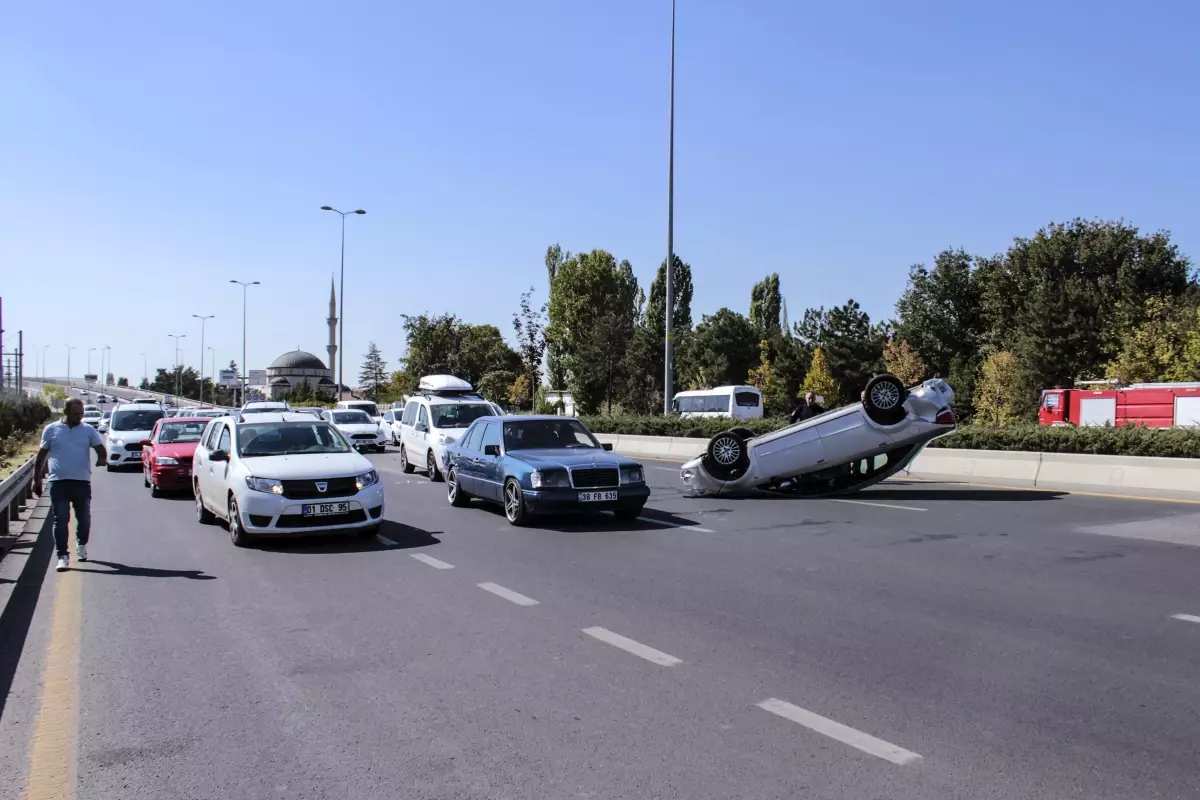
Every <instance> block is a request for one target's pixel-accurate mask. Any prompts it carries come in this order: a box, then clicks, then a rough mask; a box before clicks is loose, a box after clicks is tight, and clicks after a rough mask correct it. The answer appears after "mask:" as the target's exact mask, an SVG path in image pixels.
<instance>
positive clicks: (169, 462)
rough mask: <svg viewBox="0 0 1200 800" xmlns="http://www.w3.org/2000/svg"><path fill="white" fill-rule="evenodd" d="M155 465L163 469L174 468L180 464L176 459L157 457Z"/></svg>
mask: <svg viewBox="0 0 1200 800" xmlns="http://www.w3.org/2000/svg"><path fill="white" fill-rule="evenodd" d="M154 463H155V464H157V465H159V466H160V467H163V466H174V465H175V464H178V463H179V462H178V461H176V460H175V459H173V458H171V457H170V456H155V457H154Z"/></svg>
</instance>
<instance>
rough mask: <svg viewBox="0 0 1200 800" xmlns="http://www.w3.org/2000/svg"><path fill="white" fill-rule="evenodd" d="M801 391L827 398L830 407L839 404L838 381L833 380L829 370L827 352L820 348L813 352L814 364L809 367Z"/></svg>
mask: <svg viewBox="0 0 1200 800" xmlns="http://www.w3.org/2000/svg"><path fill="white" fill-rule="evenodd" d="M800 389H801V391H803V392H812V393H813V394H815V395H816V396H817V397H823V398H825V402H826V403H828V404H830V405H832V404H833V403H836V402H837V397H838V385H837V381H835V380H834V379H833V372H832V371H831V370H830V369H829V361H828V360H827V359H826V358H825V351H824V350H822V349H821V348H820V347H818V348H817V349H816V350H813V357H812V363H811V364H809V366H808V374H807V375H805V376H804V385H803V386H801V387H800Z"/></svg>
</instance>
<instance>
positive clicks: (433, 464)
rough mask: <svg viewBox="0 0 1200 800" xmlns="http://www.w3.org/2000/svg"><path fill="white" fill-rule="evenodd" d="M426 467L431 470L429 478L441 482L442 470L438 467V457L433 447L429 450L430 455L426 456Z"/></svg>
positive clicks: (428, 470)
mask: <svg viewBox="0 0 1200 800" xmlns="http://www.w3.org/2000/svg"><path fill="white" fill-rule="evenodd" d="M425 469H426V471H427V472H429V480H431V481H433V482H434V483H441V481H442V471H441V470H440V469H438V465H437V457H436V456H435V455H434V454H433V450H432V448H431V449H430V450H429V453H428V455H426V456H425Z"/></svg>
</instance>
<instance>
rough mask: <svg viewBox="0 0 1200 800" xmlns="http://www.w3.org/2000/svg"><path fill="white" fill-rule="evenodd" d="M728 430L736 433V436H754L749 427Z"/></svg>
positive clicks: (746, 437)
mask: <svg viewBox="0 0 1200 800" xmlns="http://www.w3.org/2000/svg"><path fill="white" fill-rule="evenodd" d="M729 432H730V433H736V434H737V435H738V436H740V437H742V438H743V439H753V438H754V432H753V431H752V430H750V429H749V428H730V429H729Z"/></svg>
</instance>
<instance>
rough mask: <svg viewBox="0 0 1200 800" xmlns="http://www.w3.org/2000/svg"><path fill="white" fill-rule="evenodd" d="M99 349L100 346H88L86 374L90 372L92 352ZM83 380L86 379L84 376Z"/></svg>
mask: <svg viewBox="0 0 1200 800" xmlns="http://www.w3.org/2000/svg"><path fill="white" fill-rule="evenodd" d="M99 349H100V348H98V347H89V348H88V375H91V374H92V353H94V352H96V351H97V350H99ZM84 380H87V379H86V378H84Z"/></svg>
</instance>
